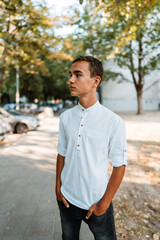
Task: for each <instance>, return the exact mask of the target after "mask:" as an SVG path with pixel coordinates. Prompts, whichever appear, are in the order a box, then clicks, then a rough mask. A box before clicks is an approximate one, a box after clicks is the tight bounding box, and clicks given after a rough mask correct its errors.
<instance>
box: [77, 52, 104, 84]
mask: <svg viewBox="0 0 160 240" xmlns="http://www.w3.org/2000/svg"><path fill="white" fill-rule="evenodd" d="M80 61H85V62H88V63H89V71H90V74H91V77H96V76H99V77H100V78H101V79H102V77H103V66H102V63H101V61H99V60H98V59H97V58H95V57H92V56H80V57H78V58H76V59H75V60H74V61H73V62H72V64H73V63H75V62H80Z"/></svg>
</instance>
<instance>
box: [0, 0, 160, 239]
mask: <svg viewBox="0 0 160 240" xmlns="http://www.w3.org/2000/svg"><path fill="white" fill-rule="evenodd" d="M80 55H92V56H94V57H96V58H98V59H99V60H101V61H102V63H103V66H104V70H105V71H104V77H103V81H102V83H101V85H100V87H99V89H98V90H97V97H98V99H99V101H100V102H101V103H102V104H103V105H104V106H106V107H108V108H109V109H111V110H112V111H114V112H117V113H118V114H120V115H121V117H122V118H123V119H124V120H125V122H126V126H127V144H128V162H129V164H128V167H127V173H126V176H125V178H124V181H123V183H122V185H121V187H120V190H119V192H118V193H117V195H116V196H115V200H114V203H115V218H116V222H117V237H118V239H128V240H146V239H154V240H158V239H160V230H159V229H160V204H159V203H160V148H159V147H160V111H159V110H160V3H159V0H125V1H120V0H114V1H113V0H68V1H65V0H58V1H55V0H45V1H42V0H25V1H22V0H0V151H1V153H0V167H1V168H0V181H1V182H0V206H1V209H0V238H1V239H3V240H6V239H9V240H14V239H16V240H19V239H23V240H24V239H25V240H28V239H37V240H38V239H39V240H40V239H43V240H45V239H47V240H50V239H54V240H56V239H58V240H60V239H61V237H60V235H61V230H60V227H59V225H60V219H59V215H58V212H57V207H56V199H55V196H53V195H54V194H53V191H54V189H53V188H54V187H53V185H54V181H55V162H56V144H57V140H58V124H59V115H60V114H61V113H62V112H63V111H65V110H66V109H68V108H70V107H72V106H74V105H75V104H77V102H78V99H77V98H76V97H71V96H70V91H69V87H68V83H67V82H68V79H69V69H70V66H71V63H72V61H73V60H74V59H75V58H76V57H78V56H80ZM33 130H34V131H33ZM35 130H36V131H35ZM13 133H14V134H13ZM26 133H27V134H26ZM15 176H16V177H15ZM44 179H45V180H44ZM37 189H38V190H37ZM26 198H27V199H28V200H26ZM53 223H54V224H53ZM53 225H54V226H53ZM87 238H88V239H89V240H90V239H92V236H91V235H89V231H88V229H87V228H86V227H85V226H83V228H82V232H81V239H82V240H84V239H87Z"/></svg>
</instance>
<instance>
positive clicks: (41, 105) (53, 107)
mask: <svg viewBox="0 0 160 240" xmlns="http://www.w3.org/2000/svg"><path fill="white" fill-rule="evenodd" d="M41 107H50V108H52V110H53V113H55V112H57V111H58V106H57V103H49V102H44V103H40V109H41Z"/></svg>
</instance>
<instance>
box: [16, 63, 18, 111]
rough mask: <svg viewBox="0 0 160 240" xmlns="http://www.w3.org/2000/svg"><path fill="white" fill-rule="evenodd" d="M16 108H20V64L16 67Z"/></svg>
mask: <svg viewBox="0 0 160 240" xmlns="http://www.w3.org/2000/svg"><path fill="white" fill-rule="evenodd" d="M16 109H17V110H19V64H18V63H17V67H16Z"/></svg>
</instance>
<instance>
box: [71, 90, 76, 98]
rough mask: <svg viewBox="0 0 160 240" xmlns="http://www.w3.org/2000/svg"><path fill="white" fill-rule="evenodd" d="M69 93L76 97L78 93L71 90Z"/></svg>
mask: <svg viewBox="0 0 160 240" xmlns="http://www.w3.org/2000/svg"><path fill="white" fill-rule="evenodd" d="M70 95H71V96H73V97H78V94H77V93H75V92H74V91H71V92H70Z"/></svg>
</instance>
